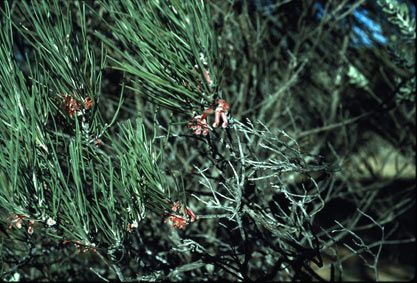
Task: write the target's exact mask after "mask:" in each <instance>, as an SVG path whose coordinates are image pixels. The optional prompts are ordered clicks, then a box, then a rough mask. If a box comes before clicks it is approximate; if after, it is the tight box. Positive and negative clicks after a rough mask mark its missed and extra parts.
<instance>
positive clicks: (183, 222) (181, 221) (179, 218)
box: [164, 201, 196, 229]
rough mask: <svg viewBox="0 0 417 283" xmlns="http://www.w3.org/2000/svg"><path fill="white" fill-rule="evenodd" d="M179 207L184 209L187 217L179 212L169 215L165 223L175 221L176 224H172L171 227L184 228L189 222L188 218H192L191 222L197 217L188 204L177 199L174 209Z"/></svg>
mask: <svg viewBox="0 0 417 283" xmlns="http://www.w3.org/2000/svg"><path fill="white" fill-rule="evenodd" d="M178 208H180V209H182V212H183V213H184V214H185V217H186V218H184V217H182V216H180V215H177V214H170V217H168V218H167V219H166V220H165V221H164V223H166V222H168V221H171V222H173V223H174V225H172V226H171V229H174V228H179V229H181V228H183V227H184V226H185V225H186V224H188V220H190V221H191V222H193V221H195V219H196V217H195V215H194V213H193V212H192V211H191V209H190V208H189V207H187V206H185V205H184V206H182V205H181V203H180V202H179V201H177V202H176V203H175V204H174V206H173V207H172V211H177V210H178Z"/></svg>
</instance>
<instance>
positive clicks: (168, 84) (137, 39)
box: [96, 0, 221, 118]
mask: <svg viewBox="0 0 417 283" xmlns="http://www.w3.org/2000/svg"><path fill="white" fill-rule="evenodd" d="M100 5H102V7H104V8H105V10H106V11H107V12H108V13H109V17H110V20H109V21H106V26H107V27H108V28H109V29H110V30H111V31H112V35H113V38H108V37H106V36H104V35H103V34H101V33H99V32H97V33H96V35H97V36H98V38H100V39H101V40H103V42H105V43H106V44H108V45H109V46H110V47H111V48H112V50H113V51H114V52H115V53H116V54H117V57H114V56H111V57H110V59H111V61H112V62H113V63H115V64H116V65H115V66H114V67H113V68H115V69H117V70H121V71H125V72H127V73H130V74H132V75H134V79H133V80H132V85H131V86H128V88H129V89H132V90H134V91H135V92H138V93H139V94H141V95H143V96H144V97H145V98H147V99H148V100H150V101H152V102H153V103H158V104H159V105H161V106H164V107H167V108H169V109H171V110H174V111H176V112H181V113H184V114H186V115H188V116H191V115H192V114H193V111H198V112H201V111H202V110H204V109H205V108H207V106H211V105H212V104H213V102H214V101H215V99H216V98H217V97H218V95H219V94H218V87H219V83H220V78H221V70H220V68H219V66H221V58H219V54H218V51H217V42H216V36H215V34H214V32H213V29H212V27H211V23H210V20H209V18H210V9H209V5H206V4H204V2H203V1H177V0H175V1H165V0H164V1H158V0H151V1H144V2H139V1H138V2H135V1H127V0H123V1H119V0H116V1H100ZM101 20H102V21H105V20H104V19H103V18H102V17H101ZM115 41H116V42H119V45H116V44H115V43H114V42H115ZM124 50H129V53H126V52H125V51H124ZM131 54H134V56H132V55H131ZM118 58H120V59H118ZM205 72H209V75H210V80H211V82H212V84H210V85H209V83H208V80H207V78H206V73H205ZM187 118H189V117H187Z"/></svg>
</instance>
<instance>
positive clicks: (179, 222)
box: [164, 214, 187, 229]
mask: <svg viewBox="0 0 417 283" xmlns="http://www.w3.org/2000/svg"><path fill="white" fill-rule="evenodd" d="M168 221H171V222H173V223H174V225H172V227H171V229H174V228H180V229H181V228H182V227H184V225H185V224H187V221H185V219H184V217H182V216H179V215H175V214H171V216H170V217H169V218H168V219H166V220H165V221H164V223H166V222H168Z"/></svg>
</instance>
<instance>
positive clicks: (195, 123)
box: [188, 109, 213, 136]
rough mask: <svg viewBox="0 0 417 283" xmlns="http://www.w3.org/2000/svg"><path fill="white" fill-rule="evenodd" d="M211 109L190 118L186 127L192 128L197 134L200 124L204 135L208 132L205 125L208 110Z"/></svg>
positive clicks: (199, 130)
mask: <svg viewBox="0 0 417 283" xmlns="http://www.w3.org/2000/svg"><path fill="white" fill-rule="evenodd" d="M212 111H213V110H212V109H208V110H206V112H205V113H203V114H202V115H197V116H194V117H193V118H192V120H191V121H190V122H189V123H188V127H189V128H190V129H192V130H194V133H195V134H196V135H199V134H200V133H201V126H203V129H204V130H203V135H204V136H206V135H207V134H208V132H209V129H208V126H207V120H206V118H207V116H208V114H209V113H210V112H212Z"/></svg>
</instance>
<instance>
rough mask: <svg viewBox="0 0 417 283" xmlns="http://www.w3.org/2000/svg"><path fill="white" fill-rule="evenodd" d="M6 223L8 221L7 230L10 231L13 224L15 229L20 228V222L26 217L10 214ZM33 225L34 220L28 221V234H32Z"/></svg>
mask: <svg viewBox="0 0 417 283" xmlns="http://www.w3.org/2000/svg"><path fill="white" fill-rule="evenodd" d="M6 220H7V221H10V220H12V221H11V222H10V225H9V229H12V227H13V224H14V225H15V226H16V228H17V229H20V228H22V221H24V220H26V216H24V215H22V214H18V215H17V214H12V215H10V216H9V217H7V218H6ZM33 225H35V221H34V220H29V227H28V233H29V234H32V233H33Z"/></svg>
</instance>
